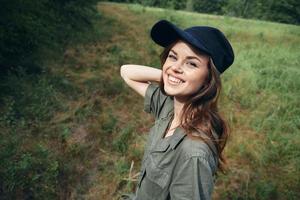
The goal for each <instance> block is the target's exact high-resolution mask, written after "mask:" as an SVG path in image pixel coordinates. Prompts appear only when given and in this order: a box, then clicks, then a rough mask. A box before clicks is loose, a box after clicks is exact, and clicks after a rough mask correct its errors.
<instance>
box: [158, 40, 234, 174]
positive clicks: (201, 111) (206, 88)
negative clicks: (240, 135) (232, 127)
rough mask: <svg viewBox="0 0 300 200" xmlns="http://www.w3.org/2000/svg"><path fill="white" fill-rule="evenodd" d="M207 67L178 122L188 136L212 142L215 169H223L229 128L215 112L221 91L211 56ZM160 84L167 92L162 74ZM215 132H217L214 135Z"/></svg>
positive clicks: (162, 59) (163, 55) (161, 58)
mask: <svg viewBox="0 0 300 200" xmlns="http://www.w3.org/2000/svg"><path fill="white" fill-rule="evenodd" d="M176 43H177V41H176V42H174V43H172V44H171V45H169V46H168V47H166V48H165V49H164V50H163V52H162V53H161V55H160V60H161V66H163V65H164V63H165V61H166V59H167V57H168V54H169V51H170V50H171V49H172V47H173V46H174V45H175V44H176ZM189 46H190V45H189ZM190 47H191V48H192V49H193V51H194V52H195V53H198V54H200V55H203V54H206V53H204V52H201V51H199V50H196V49H194V48H193V47H192V46H190ZM206 55H207V54H206ZM208 71H209V74H208V77H207V79H206V81H205V83H204V84H203V86H202V87H201V88H200V89H199V90H198V91H197V92H196V93H195V94H193V95H191V96H190V97H189V98H188V101H187V102H186V103H185V105H184V106H183V110H182V117H181V121H180V126H181V127H182V128H183V129H184V130H185V131H186V134H187V136H188V137H190V138H192V139H200V140H202V141H204V142H206V143H207V144H209V143H212V144H214V146H215V147H216V150H217V154H218V155H217V159H218V169H219V170H220V171H221V172H223V173H224V172H225V171H224V169H225V168H224V166H225V164H226V159H225V157H224V155H223V150H224V147H225V145H226V141H227V138H228V135H229V131H228V126H227V123H226V122H225V120H224V119H223V118H222V116H221V115H220V113H219V112H218V105H217V104H218V98H219V94H220V91H221V79H220V75H219V72H218V71H217V69H216V67H215V65H214V64H213V61H212V59H211V58H210V59H209V64H208ZM159 86H160V89H161V91H162V92H163V94H165V95H167V94H166V92H165V90H164V82H163V77H162V76H161V81H160V84H159ZM200 133H202V134H203V133H204V134H205V136H206V137H208V138H209V139H207V138H205V137H202V136H201V134H200ZM214 135H217V138H215V137H214ZM208 140H210V141H208ZM208 146H210V145H208Z"/></svg>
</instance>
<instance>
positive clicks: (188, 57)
mask: <svg viewBox="0 0 300 200" xmlns="http://www.w3.org/2000/svg"><path fill="white" fill-rule="evenodd" d="M186 58H187V59H197V60H199V61H200V62H202V60H201V59H200V58H198V57H196V56H187V57H186Z"/></svg>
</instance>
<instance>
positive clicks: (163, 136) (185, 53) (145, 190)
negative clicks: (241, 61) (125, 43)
mask: <svg viewBox="0 0 300 200" xmlns="http://www.w3.org/2000/svg"><path fill="white" fill-rule="evenodd" d="M151 37H152V39H153V40H154V41H155V42H156V43H157V44H159V45H161V46H163V47H165V49H164V51H163V52H162V54H161V56H160V58H161V65H162V70H159V69H156V68H151V67H147V66H141V65H123V66H122V67H121V70H120V73H121V76H122V77H123V79H124V80H125V82H126V83H127V84H128V85H129V86H130V87H131V88H133V89H134V90H135V91H136V92H138V93H139V94H141V95H142V96H143V97H145V99H144V111H146V112H148V113H150V114H152V115H153V116H154V117H155V124H154V126H153V127H152V128H151V129H150V132H149V136H148V141H147V144H146V147H145V153H144V157H143V160H142V169H141V174H140V178H139V180H138V185H137V189H136V192H135V194H124V195H122V199H135V200H150V199H151V200H168V199H211V194H212V191H213V186H214V179H215V174H216V173H217V170H218V169H219V170H221V171H222V169H223V164H224V161H225V159H224V157H223V154H222V152H223V149H224V147H225V144H226V140H227V136H228V132H227V128H226V123H225V122H224V120H223V119H222V117H221V116H220V115H219V113H218V106H217V102H218V96H219V93H220V89H221V79H220V74H221V73H223V72H224V71H225V70H226V69H227V68H228V67H229V66H230V65H231V64H232V63H233V60H234V54H233V50H232V47H231V45H230V43H229V42H228V40H227V39H226V38H225V36H224V35H223V33H222V32H220V31H219V30H218V29H216V28H213V27H207V26H196V27H191V28H188V29H185V30H181V29H179V28H178V27H176V26H175V25H174V24H172V23H171V22H168V21H166V20H161V21H159V22H157V23H156V24H155V25H154V26H153V27H152V30H151ZM153 82H158V83H159V84H158V85H157V84H154V83H153Z"/></svg>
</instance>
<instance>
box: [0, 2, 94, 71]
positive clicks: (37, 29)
mask: <svg viewBox="0 0 300 200" xmlns="http://www.w3.org/2000/svg"><path fill="white" fill-rule="evenodd" d="M96 2H97V1H96V0H73V1H70V0H54V1H52V0H31V1H22V0H3V1H2V2H1V8H0V26H1V29H0V70H1V71H7V70H12V69H15V68H16V67H19V66H21V67H23V68H25V69H26V70H27V71H39V68H40V66H41V64H42V61H43V60H44V59H47V57H45V55H44V54H45V52H49V51H53V52H54V51H59V52H62V49H63V47H64V46H65V45H66V44H67V43H68V42H70V40H71V39H74V38H75V37H76V35H78V33H79V32H81V31H84V30H85V29H87V28H91V27H92V19H93V18H94V17H95V16H96V15H95V13H96V12H95V9H94V8H93V6H94V5H95V3H96ZM43 55H44V56H43ZM47 55H49V53H48V54H47Z"/></svg>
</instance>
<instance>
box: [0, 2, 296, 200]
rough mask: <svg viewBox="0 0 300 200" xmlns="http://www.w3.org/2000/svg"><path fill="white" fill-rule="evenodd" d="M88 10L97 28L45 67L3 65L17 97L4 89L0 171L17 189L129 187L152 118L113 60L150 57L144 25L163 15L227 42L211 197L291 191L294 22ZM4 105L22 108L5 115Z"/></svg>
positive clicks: (86, 191)
mask: <svg viewBox="0 0 300 200" xmlns="http://www.w3.org/2000/svg"><path fill="white" fill-rule="evenodd" d="M97 9H98V11H99V16H100V19H99V21H98V22H97V23H96V27H97V32H96V34H95V35H93V36H90V35H86V36H85V35H83V36H82V37H89V38H90V39H88V40H86V41H85V42H81V43H79V44H77V43H75V42H74V44H70V45H69V47H68V49H67V50H66V51H65V52H64V54H63V55H62V56H61V58H60V59H56V60H52V61H51V60H49V61H48V68H49V71H47V72H46V73H45V75H40V76H39V77H38V78H36V77H27V76H24V77H22V76H18V77H16V76H14V75H11V76H8V78H7V79H8V80H7V85H1V88H6V89H7V90H8V91H12V92H11V93H12V94H13V95H17V94H18V95H19V99H20V102H15V101H12V100H11V99H10V97H9V96H7V98H4V100H3V102H4V103H3V105H5V107H3V108H2V110H1V111H2V113H3V115H2V116H1V118H0V119H1V127H0V128H1V130H2V131H6V133H3V136H5V138H6V139H5V140H2V141H1V142H0V146H5V147H6V151H5V153H4V152H3V151H2V153H1V156H2V157H5V156H6V157H7V158H9V155H11V154H12V155H13V154H14V153H16V154H18V156H17V157H16V158H15V160H18V161H17V162H16V161H11V160H9V161H8V162H7V163H6V164H5V165H7V166H8V168H10V167H11V166H14V168H13V169H10V170H8V171H7V173H11V174H12V175H11V176H8V179H7V180H6V181H7V187H8V188H11V191H14V192H15V191H17V192H18V191H19V193H17V196H16V197H18V195H19V196H22V194H20V191H22V192H21V193H25V192H26V191H29V192H30V193H31V194H32V195H33V196H34V197H35V198H38V197H44V196H43V195H47V196H48V197H49V198H51V197H52V198H53V199H56V198H57V197H60V198H65V199H99V198H100V199H118V197H119V196H120V194H122V193H128V192H134V190H135V184H136V177H135V176H134V175H136V174H137V173H138V172H139V170H140V164H141V163H140V162H141V159H142V155H143V150H144V149H143V148H144V144H145V142H146V139H147V133H148V130H149V129H150V127H151V126H152V124H153V123H154V119H153V118H152V117H151V116H149V114H147V113H145V112H143V98H142V97H140V96H139V95H138V94H137V93H135V92H134V91H133V90H132V89H130V88H129V87H128V86H127V85H126V84H125V82H124V81H123V80H122V79H121V77H120V66H121V65H123V64H142V65H148V66H152V67H157V68H160V61H159V54H160V52H161V51H162V48H160V47H159V46H157V45H156V44H154V42H153V41H152V40H151V39H150V35H149V32H150V29H151V27H152V25H153V24H154V23H155V22H156V21H158V20H159V19H167V20H170V21H172V22H173V23H175V24H177V25H178V26H180V27H182V28H185V27H190V26H194V25H208V26H214V27H217V28H219V29H221V30H222V31H223V32H224V33H225V35H226V36H227V37H228V39H229V40H230V42H231V43H232V45H233V48H234V52H235V62H234V64H233V65H232V67H231V68H230V69H228V70H227V71H226V72H225V73H224V74H222V81H223V91H222V93H221V98H220V110H221V112H222V114H223V115H224V116H225V118H226V119H227V121H228V122H229V125H230V131H231V133H230V138H229V141H228V143H227V147H226V150H225V155H226V157H227V159H228V167H227V173H226V174H219V176H218V178H217V182H216V185H215V190H214V193H213V199H245V200H246V199H247V200H250V199H300V192H299V191H300V103H299V102H300V101H299V99H300V79H299V77H300V69H299V65H300V27H299V26H295V25H287V24H279V23H271V22H265V21H257V20H245V19H239V18H232V17H224V16H216V15H206V14H199V13H192V12H185V11H175V10H168V9H160V8H151V7H144V6H141V5H137V4H117V3H103V2H102V3H99V4H98V7H97ZM24 83H26V84H24ZM16 88H17V89H16ZM28 88H29V89H28ZM22 91H24V92H23V93H22ZM24 93H25V94H26V95H25V96H26V98H25V97H24ZM28 102H31V103H28ZM16 105H19V107H18V106H16ZM24 105H26V106H24ZM12 107H14V108H17V109H19V111H20V113H23V116H25V118H21V119H18V120H15V119H13V117H12V115H11V109H12ZM29 124H30V125H29ZM12 127H14V128H12ZM20 132H22V135H20V134H19V135H17V133H20ZM8 147H9V148H8ZM17 147H20V148H18V150H15V149H17ZM6 157H5V158H6ZM38 161H39V162H38ZM13 162H16V163H13ZM41 163H42V164H41ZM2 165H4V164H3V163H2ZM41 170H42V171H43V172H41ZM32 173H33V174H34V175H32ZM20 174H21V175H22V176H21V177H23V178H21V179H19V181H18V182H16V181H15V180H14V178H16V177H18V175H20ZM36 183H38V184H39V185H36ZM28 185H29V186H30V187H28V188H27V186H28ZM15 188H17V189H15ZM24 188H25V189H24ZM38 190H39V191H40V192H37V191H38ZM8 196H9V194H7V197H8ZM10 197H11V196H10ZM14 197H15V196H14Z"/></svg>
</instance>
